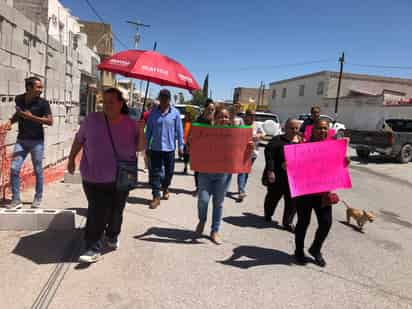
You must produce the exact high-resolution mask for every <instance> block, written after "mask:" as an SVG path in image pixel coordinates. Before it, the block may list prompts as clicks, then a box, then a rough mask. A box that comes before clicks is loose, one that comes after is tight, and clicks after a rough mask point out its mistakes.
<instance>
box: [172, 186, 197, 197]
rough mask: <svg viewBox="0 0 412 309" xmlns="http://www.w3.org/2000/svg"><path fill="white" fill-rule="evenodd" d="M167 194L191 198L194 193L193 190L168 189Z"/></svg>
mask: <svg viewBox="0 0 412 309" xmlns="http://www.w3.org/2000/svg"><path fill="white" fill-rule="evenodd" d="M169 192H170V193H172V194H176V195H179V194H187V195H190V196H193V192H194V191H193V190H186V189H177V188H169Z"/></svg>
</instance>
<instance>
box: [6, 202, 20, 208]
mask: <svg viewBox="0 0 412 309" xmlns="http://www.w3.org/2000/svg"><path fill="white" fill-rule="evenodd" d="M5 207H6V208H7V209H20V208H22V207H23V203H22V202H21V200H12V201H11V203H10V204H7V205H6V206H5Z"/></svg>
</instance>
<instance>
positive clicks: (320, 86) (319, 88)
mask: <svg viewBox="0 0 412 309" xmlns="http://www.w3.org/2000/svg"><path fill="white" fill-rule="evenodd" d="M324 88H325V83H324V82H319V83H318V89H317V90H316V93H317V94H318V95H322V94H323V92H324Z"/></svg>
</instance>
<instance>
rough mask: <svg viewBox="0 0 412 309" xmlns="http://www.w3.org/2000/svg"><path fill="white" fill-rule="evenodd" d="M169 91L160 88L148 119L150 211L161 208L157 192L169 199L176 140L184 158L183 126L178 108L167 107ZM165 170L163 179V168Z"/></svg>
mask: <svg viewBox="0 0 412 309" xmlns="http://www.w3.org/2000/svg"><path fill="white" fill-rule="evenodd" d="M170 98H171V95H170V91H169V90H167V89H162V90H161V91H160V92H159V101H160V104H159V106H158V107H155V108H154V109H153V110H152V112H151V113H150V116H149V118H148V120H147V127H146V140H147V144H148V147H149V149H148V150H149V153H150V163H151V169H152V170H151V175H150V184H151V186H152V194H153V200H152V202H151V203H150V208H152V209H155V208H157V207H158V206H159V205H160V197H161V195H160V191H161V190H162V191H163V199H164V200H168V199H169V186H170V183H171V181H172V177H173V173H174V168H175V151H176V141H177V143H178V147H179V148H178V150H179V155H181V156H183V148H184V142H183V126H182V121H181V118H180V112H179V110H178V109H176V108H174V107H173V106H171V105H170ZM163 168H164V177H162V169H163Z"/></svg>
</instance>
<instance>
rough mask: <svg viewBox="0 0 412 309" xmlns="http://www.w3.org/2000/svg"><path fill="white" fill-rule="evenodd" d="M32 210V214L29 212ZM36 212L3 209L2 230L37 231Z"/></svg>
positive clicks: (1, 211) (0, 211)
mask: <svg viewBox="0 0 412 309" xmlns="http://www.w3.org/2000/svg"><path fill="white" fill-rule="evenodd" d="M28 210H30V212H28ZM35 213H36V210H31V209H25V210H24V211H23V209H18V210H14V209H2V210H0V230H3V231H7V230H10V231H21V230H27V231H33V230H36V217H35V216H34V215H35Z"/></svg>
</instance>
